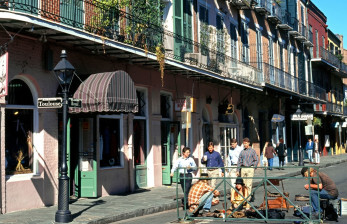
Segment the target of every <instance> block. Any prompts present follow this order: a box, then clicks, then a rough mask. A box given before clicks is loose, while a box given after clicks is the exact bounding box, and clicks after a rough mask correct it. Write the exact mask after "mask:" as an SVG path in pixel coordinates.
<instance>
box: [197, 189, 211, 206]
mask: <svg viewBox="0 0 347 224" xmlns="http://www.w3.org/2000/svg"><path fill="white" fill-rule="evenodd" d="M212 199H213V193H211V192H207V193H205V194H204V195H203V196H202V197H201V198H200V199H199V208H201V207H203V209H207V210H210V209H211V206H212Z"/></svg>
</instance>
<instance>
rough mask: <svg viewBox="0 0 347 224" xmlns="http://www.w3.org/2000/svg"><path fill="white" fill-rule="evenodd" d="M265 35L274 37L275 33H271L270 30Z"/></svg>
mask: <svg viewBox="0 0 347 224" xmlns="http://www.w3.org/2000/svg"><path fill="white" fill-rule="evenodd" d="M267 35H268V36H269V38H271V39H275V35H274V34H272V33H271V32H270V31H267Z"/></svg>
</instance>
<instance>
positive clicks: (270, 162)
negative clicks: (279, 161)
mask: <svg viewBox="0 0 347 224" xmlns="http://www.w3.org/2000/svg"><path fill="white" fill-rule="evenodd" d="M267 162H268V163H269V169H270V170H272V165H273V162H274V159H273V158H270V159H269V158H268V159H267Z"/></svg>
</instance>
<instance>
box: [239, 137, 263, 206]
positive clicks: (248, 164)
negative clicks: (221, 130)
mask: <svg viewBox="0 0 347 224" xmlns="http://www.w3.org/2000/svg"><path fill="white" fill-rule="evenodd" d="M243 146H244V149H243V150H242V151H241V153H240V156H239V161H238V162H237V170H238V171H237V176H240V174H241V177H242V179H243V181H244V183H245V185H246V187H247V188H248V192H249V193H251V192H252V182H253V176H254V170H255V169H256V168H257V166H258V163H259V157H258V155H257V153H256V152H255V150H254V149H253V148H252V147H251V146H250V140H249V138H244V139H243ZM240 171H241V172H240ZM250 201H254V194H252V198H251V200H250Z"/></svg>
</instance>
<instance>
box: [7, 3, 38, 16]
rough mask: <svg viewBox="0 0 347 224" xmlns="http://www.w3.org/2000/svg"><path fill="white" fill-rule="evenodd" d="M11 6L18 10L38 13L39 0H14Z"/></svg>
mask: <svg viewBox="0 0 347 224" xmlns="http://www.w3.org/2000/svg"><path fill="white" fill-rule="evenodd" d="M10 8H12V9H14V10H15V11H18V12H25V13H30V14H38V0H14V1H13V3H12V4H11V3H10Z"/></svg>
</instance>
